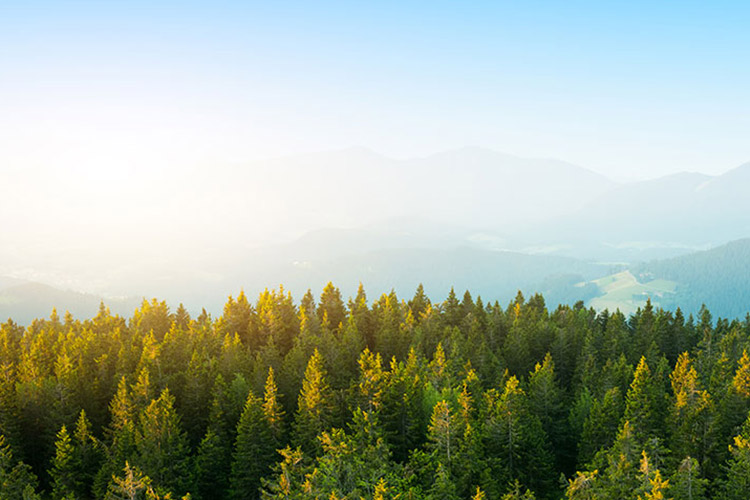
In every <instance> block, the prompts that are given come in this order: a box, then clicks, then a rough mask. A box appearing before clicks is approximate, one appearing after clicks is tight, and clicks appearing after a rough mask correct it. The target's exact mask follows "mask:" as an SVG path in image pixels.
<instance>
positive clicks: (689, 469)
mask: <svg viewBox="0 0 750 500" xmlns="http://www.w3.org/2000/svg"><path fill="white" fill-rule="evenodd" d="M670 482H671V485H670V488H669V494H670V495H671V496H672V497H673V498H674V500H705V498H706V486H707V483H708V482H707V481H706V479H704V478H703V477H701V472H700V467H699V466H698V461H697V460H696V459H694V458H691V457H685V459H684V460H682V462H680V464H679V465H678V466H677V470H676V471H675V473H674V475H672V477H671V479H670Z"/></svg>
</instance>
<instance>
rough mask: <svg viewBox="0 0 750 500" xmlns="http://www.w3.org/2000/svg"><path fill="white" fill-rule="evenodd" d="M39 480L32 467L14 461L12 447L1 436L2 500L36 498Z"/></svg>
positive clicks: (0, 491)
mask: <svg viewBox="0 0 750 500" xmlns="http://www.w3.org/2000/svg"><path fill="white" fill-rule="evenodd" d="M36 487H37V478H36V476H35V475H34V473H33V472H32V471H31V467H29V466H28V465H26V464H24V463H23V462H16V461H15V460H14V459H13V452H12V451H11V449H10V445H8V444H6V443H5V436H3V435H2V434H0V498H2V499H3V500H5V499H8V500H16V499H24V500H31V499H32V498H38V497H36V493H35V490H36Z"/></svg>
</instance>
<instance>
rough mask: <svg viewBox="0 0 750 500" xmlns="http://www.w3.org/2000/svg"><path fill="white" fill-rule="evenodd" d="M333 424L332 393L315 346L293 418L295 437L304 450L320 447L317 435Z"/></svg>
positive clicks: (308, 450)
mask: <svg viewBox="0 0 750 500" xmlns="http://www.w3.org/2000/svg"><path fill="white" fill-rule="evenodd" d="M332 424H333V394H332V392H331V388H330V387H329V385H328V381H327V374H326V371H325V368H324V367H323V357H322V356H321V355H320V352H319V351H318V350H317V349H315V351H313V354H312V356H310V360H309V362H308V363H307V368H306V369H305V378H304V380H303V382H302V391H300V394H299V398H298V402H297V414H296V415H295V418H294V439H295V443H297V445H299V446H301V447H302V449H303V450H305V451H307V452H311V453H314V452H315V451H319V450H320V447H319V445H317V444H316V443H317V437H318V435H319V434H320V433H321V432H323V431H324V430H327V429H329V428H330V427H331V425H332Z"/></svg>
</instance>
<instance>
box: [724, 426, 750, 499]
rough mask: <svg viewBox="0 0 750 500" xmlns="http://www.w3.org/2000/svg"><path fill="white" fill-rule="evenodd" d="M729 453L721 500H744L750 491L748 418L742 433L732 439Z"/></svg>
mask: <svg viewBox="0 0 750 500" xmlns="http://www.w3.org/2000/svg"><path fill="white" fill-rule="evenodd" d="M729 451H730V453H731V458H730V460H729V463H728V466H727V476H726V481H725V483H724V488H723V489H724V492H723V493H724V497H723V500H740V499H745V498H747V492H748V491H750V416H748V419H747V420H746V421H745V424H744V425H743V426H742V432H740V434H739V435H737V436H735V437H734V444H732V445H731V446H730V447H729Z"/></svg>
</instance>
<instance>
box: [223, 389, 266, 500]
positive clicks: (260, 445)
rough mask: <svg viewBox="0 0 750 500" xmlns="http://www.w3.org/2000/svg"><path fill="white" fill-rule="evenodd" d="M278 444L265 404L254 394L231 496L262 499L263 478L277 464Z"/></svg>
mask: <svg viewBox="0 0 750 500" xmlns="http://www.w3.org/2000/svg"><path fill="white" fill-rule="evenodd" d="M275 456H276V441H275V439H274V437H273V435H272V431H271V425H270V422H269V421H268V419H267V418H266V415H265V413H264V408H263V401H262V400H261V399H260V398H258V397H257V396H256V395H255V394H253V393H252V392H250V393H249V394H248V396H247V401H246V402H245V409H244V410H243V411H242V416H241V417H240V421H239V422H238V423H237V439H236V441H235V444H234V454H233V456H232V457H233V459H232V474H231V478H230V496H231V497H232V498H235V499H238V500H239V499H244V498H250V499H252V498H258V497H259V495H260V491H259V490H260V486H261V482H260V480H261V478H262V477H263V476H265V475H266V474H267V473H268V472H269V471H270V466H271V465H272V464H273V463H275Z"/></svg>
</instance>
